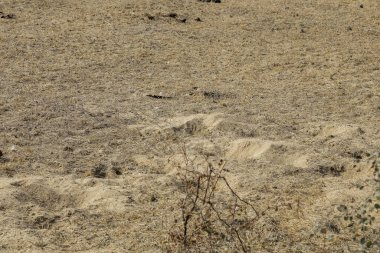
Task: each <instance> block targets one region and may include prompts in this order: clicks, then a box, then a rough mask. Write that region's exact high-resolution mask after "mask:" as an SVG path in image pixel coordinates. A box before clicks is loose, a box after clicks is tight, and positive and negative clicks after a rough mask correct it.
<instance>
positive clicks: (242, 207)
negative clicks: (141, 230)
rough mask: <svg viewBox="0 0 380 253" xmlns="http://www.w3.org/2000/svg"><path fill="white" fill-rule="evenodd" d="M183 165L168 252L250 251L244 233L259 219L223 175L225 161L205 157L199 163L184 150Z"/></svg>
mask: <svg viewBox="0 0 380 253" xmlns="http://www.w3.org/2000/svg"><path fill="white" fill-rule="evenodd" d="M183 154H184V160H185V165H184V166H181V167H180V168H179V172H178V181H179V187H180V189H181V190H182V192H183V194H184V195H183V198H182V199H181V201H180V204H179V208H180V217H179V218H178V219H176V220H175V221H174V225H173V228H172V229H171V232H170V241H171V242H172V245H171V247H170V249H169V251H180V252H207V251H208V252H221V251H229V252H231V251H242V252H249V251H250V249H249V247H248V246H247V243H246V238H247V233H249V231H250V229H251V228H252V227H253V225H254V223H255V222H256V221H257V219H258V218H259V213H258V212H257V211H256V209H255V208H254V207H253V205H252V204H250V203H249V202H247V201H245V200H244V199H242V198H241V197H240V196H239V195H238V194H237V193H236V192H235V190H234V189H233V188H232V187H231V185H230V183H229V182H228V180H227V179H226V177H225V175H224V174H225V172H226V169H225V164H226V162H225V161H223V160H220V161H219V162H218V163H216V164H214V163H213V162H210V161H209V157H205V159H204V161H205V162H204V163H203V164H202V165H201V166H199V165H196V164H195V163H194V160H195V159H194V160H191V159H189V157H188V155H187V153H186V150H185V149H184V151H183Z"/></svg>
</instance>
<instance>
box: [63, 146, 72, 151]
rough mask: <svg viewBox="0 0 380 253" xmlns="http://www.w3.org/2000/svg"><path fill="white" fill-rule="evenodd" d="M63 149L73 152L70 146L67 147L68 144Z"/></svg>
mask: <svg viewBox="0 0 380 253" xmlns="http://www.w3.org/2000/svg"><path fill="white" fill-rule="evenodd" d="M63 151H67V152H73V151H74V149H73V148H72V147H69V146H66V147H65V148H64V149H63Z"/></svg>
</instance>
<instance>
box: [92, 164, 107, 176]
mask: <svg viewBox="0 0 380 253" xmlns="http://www.w3.org/2000/svg"><path fill="white" fill-rule="evenodd" d="M91 174H92V176H93V177H96V178H105V177H106V175H107V167H106V166H105V165H104V164H98V165H96V166H95V167H94V168H93V169H92V170H91Z"/></svg>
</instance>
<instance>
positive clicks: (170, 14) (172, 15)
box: [168, 12, 178, 18]
mask: <svg viewBox="0 0 380 253" xmlns="http://www.w3.org/2000/svg"><path fill="white" fill-rule="evenodd" d="M177 16H178V15H177V13H175V12H171V13H169V14H168V17H169V18H176V17H177Z"/></svg>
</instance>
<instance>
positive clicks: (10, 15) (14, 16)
mask: <svg viewBox="0 0 380 253" xmlns="http://www.w3.org/2000/svg"><path fill="white" fill-rule="evenodd" d="M1 18H4V19H15V18H16V15H15V14H7V15H1Z"/></svg>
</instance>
